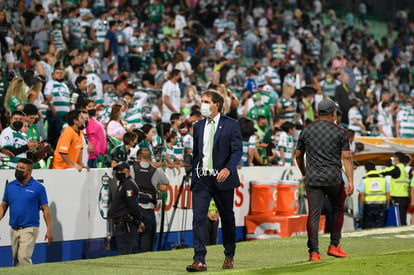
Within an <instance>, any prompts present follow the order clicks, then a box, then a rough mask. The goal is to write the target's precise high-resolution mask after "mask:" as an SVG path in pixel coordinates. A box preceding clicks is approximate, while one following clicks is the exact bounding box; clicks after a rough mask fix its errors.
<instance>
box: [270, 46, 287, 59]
mask: <svg viewBox="0 0 414 275" xmlns="http://www.w3.org/2000/svg"><path fill="white" fill-rule="evenodd" d="M271 51H272V57H273V58H277V59H285V56H286V52H287V46H286V43H273V44H272V46H271Z"/></svg>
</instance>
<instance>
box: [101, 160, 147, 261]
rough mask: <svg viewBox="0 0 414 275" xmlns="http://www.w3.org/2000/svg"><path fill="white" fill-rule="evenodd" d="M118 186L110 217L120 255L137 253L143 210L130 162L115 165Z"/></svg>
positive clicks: (141, 229)
mask: <svg viewBox="0 0 414 275" xmlns="http://www.w3.org/2000/svg"><path fill="white" fill-rule="evenodd" d="M114 171H115V177H116V179H117V180H118V188H117V190H116V193H115V195H114V200H113V202H112V205H111V207H110V209H109V213H108V217H109V218H111V219H112V220H113V234H114V236H115V237H116V243H117V246H118V252H119V254H120V255H125V254H131V253H135V252H136V249H137V241H136V236H137V231H138V232H142V231H143V230H144V227H145V226H144V224H143V223H142V212H141V209H140V207H139V205H138V196H139V195H138V194H139V189H138V186H137V184H136V183H135V182H134V180H133V179H132V178H131V176H130V168H129V164H128V163H127V162H125V161H121V162H119V163H118V164H117V166H115V167H114Z"/></svg>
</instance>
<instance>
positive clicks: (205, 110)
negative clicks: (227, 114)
mask: <svg viewBox="0 0 414 275" xmlns="http://www.w3.org/2000/svg"><path fill="white" fill-rule="evenodd" d="M200 112H201V115H202V116H203V117H209V116H210V115H211V110H210V104H207V103H201V108H200Z"/></svg>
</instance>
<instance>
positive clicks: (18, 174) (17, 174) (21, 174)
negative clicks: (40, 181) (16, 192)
mask: <svg viewBox="0 0 414 275" xmlns="http://www.w3.org/2000/svg"><path fill="white" fill-rule="evenodd" d="M14 177H15V178H16V179H17V180H18V181H23V180H24V179H25V178H26V176H25V175H24V172H23V171H22V170H18V169H16V171H14Z"/></svg>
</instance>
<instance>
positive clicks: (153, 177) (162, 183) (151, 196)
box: [132, 148, 169, 252]
mask: <svg viewBox="0 0 414 275" xmlns="http://www.w3.org/2000/svg"><path fill="white" fill-rule="evenodd" d="M132 167H133V174H134V176H133V178H134V179H135V182H136V183H137V184H138V187H139V198H138V202H139V206H140V207H141V209H142V222H143V223H144V224H145V229H144V230H143V231H142V232H140V233H139V244H138V245H139V252H147V251H152V249H153V245H154V243H153V241H154V237H155V232H156V227H157V224H156V221H155V212H154V209H155V207H156V206H157V191H165V190H167V185H168V184H169V181H168V178H167V176H166V175H165V174H164V172H163V171H162V170H161V168H156V167H154V166H152V165H151V152H150V150H149V149H147V148H141V149H139V150H138V152H137V162H135V163H134V164H133V165H132Z"/></svg>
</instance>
